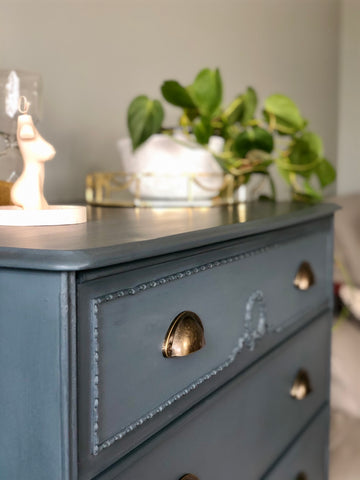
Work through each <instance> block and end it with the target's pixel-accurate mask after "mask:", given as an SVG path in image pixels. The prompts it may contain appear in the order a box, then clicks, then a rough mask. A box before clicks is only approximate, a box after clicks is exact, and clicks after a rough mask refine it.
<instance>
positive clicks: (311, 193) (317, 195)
mask: <svg viewBox="0 0 360 480" xmlns="http://www.w3.org/2000/svg"><path fill="white" fill-rule="evenodd" d="M304 192H305V193H306V195H308V196H309V197H311V198H313V199H314V200H316V201H320V200H322V195H321V193H320V192H318V191H317V190H315V189H314V188H313V187H312V186H311V185H310V183H309V182H308V181H305V182H304Z"/></svg>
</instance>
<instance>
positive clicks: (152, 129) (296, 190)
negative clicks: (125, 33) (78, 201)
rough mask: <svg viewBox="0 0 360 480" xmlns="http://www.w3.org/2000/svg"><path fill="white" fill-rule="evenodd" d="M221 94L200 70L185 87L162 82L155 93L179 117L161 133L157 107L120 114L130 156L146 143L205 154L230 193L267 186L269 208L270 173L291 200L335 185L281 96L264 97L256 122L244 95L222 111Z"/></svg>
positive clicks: (253, 98)
mask: <svg viewBox="0 0 360 480" xmlns="http://www.w3.org/2000/svg"><path fill="white" fill-rule="evenodd" d="M222 92H223V83H222V79H221V75H220V71H219V70H218V69H215V70H211V69H208V68H205V69H203V70H201V71H200V72H199V73H198V74H197V76H196V78H195V80H194V81H193V83H192V84H191V85H188V86H183V85H181V84H180V83H179V82H178V81H176V80H166V81H165V82H164V83H163V84H162V86H161V93H162V96H163V99H164V100H165V101H166V102H168V103H170V104H171V105H174V106H176V107H178V108H179V109H180V115H179V122H178V125H177V126H176V127H175V128H168V127H165V126H164V125H163V121H164V116H165V115H164V108H163V106H162V104H161V102H160V101H159V100H152V99H150V98H149V97H147V96H146V95H140V96H138V97H136V98H135V99H134V100H133V101H132V102H131V103H130V105H129V108H128V112H127V124H128V130H129V135H130V139H131V147H132V152H133V153H134V154H135V155H136V152H138V151H139V149H140V148H143V146H144V144H146V142H149V139H150V142H151V141H152V139H153V138H154V136H156V135H162V136H165V135H166V136H167V140H170V141H172V140H173V141H175V142H177V143H178V144H181V145H182V146H184V145H185V146H186V147H187V148H197V149H198V150H199V149H200V150H202V151H203V152H206V153H207V154H209V155H210V156H211V159H215V162H216V165H217V167H216V168H220V171H222V172H223V173H224V174H225V175H227V176H228V177H229V176H230V177H231V178H232V180H233V184H234V187H235V188H237V187H239V186H241V185H246V184H247V183H248V182H249V180H250V178H251V177H253V176H254V175H261V176H263V177H264V178H266V180H267V181H268V184H269V186H270V189H269V191H270V194H269V195H267V196H266V198H268V199H270V200H276V188H275V183H274V181H273V169H274V167H275V169H276V168H277V170H278V172H279V173H280V175H281V177H282V178H283V179H284V181H285V182H286V183H287V184H288V185H289V187H290V191H291V197H292V199H293V200H297V201H308V202H314V201H319V200H321V199H322V190H323V189H324V187H326V186H327V185H329V184H330V183H332V182H333V181H334V180H335V177H336V173H335V169H334V167H333V166H332V165H331V163H330V162H329V161H328V160H327V159H326V158H325V157H324V151H323V143H322V140H321V138H320V137H319V135H317V134H316V133H314V132H312V131H311V130H309V129H308V122H307V120H305V119H304V118H303V116H302V115H301V113H300V111H299V109H298V107H297V106H296V104H295V103H294V102H293V101H292V100H291V99H290V98H289V97H287V96H285V95H281V94H274V95H270V96H269V97H268V98H266V100H265V102H264V104H263V107H262V109H261V114H260V115H257V107H258V98H257V94H256V92H255V90H254V89H253V88H252V87H248V88H247V90H246V91H245V92H244V93H242V94H239V95H237V96H236V98H234V100H233V101H232V102H231V103H230V104H229V105H226V106H224V105H222ZM155 138H156V137H155ZM214 138H218V139H220V142H214V140H213V139H214ZM130 139H129V140H128V141H129V148H130ZM213 145H216V146H217V148H214V147H213ZM219 146H220V147H219ZM171 161H172V160H171V158H169V159H168V162H171ZM130 162H131V158H130ZM176 162H178V163H179V160H177V159H176V158H174V163H176ZM263 198H264V196H263Z"/></svg>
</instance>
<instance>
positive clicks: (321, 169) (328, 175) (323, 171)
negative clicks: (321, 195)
mask: <svg viewBox="0 0 360 480" xmlns="http://www.w3.org/2000/svg"><path fill="white" fill-rule="evenodd" d="M315 174H316V176H317V177H318V179H319V182H320V185H321V186H322V187H323V188H324V187H326V186H327V185H330V183H332V182H333V181H334V180H335V178H336V170H335V168H334V167H333V166H332V165H331V163H330V162H329V161H328V160H326V158H324V159H323V160H322V161H321V162H320V163H319V164H318V166H317V167H316V168H315Z"/></svg>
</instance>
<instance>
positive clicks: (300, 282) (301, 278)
mask: <svg viewBox="0 0 360 480" xmlns="http://www.w3.org/2000/svg"><path fill="white" fill-rule="evenodd" d="M314 284H315V275H314V272H313V269H312V268H311V265H310V263H309V262H302V264H301V265H300V267H299V269H298V271H297V273H296V275H295V278H294V286H295V287H296V288H298V289H299V290H309V288H310V287H312V286H313V285H314Z"/></svg>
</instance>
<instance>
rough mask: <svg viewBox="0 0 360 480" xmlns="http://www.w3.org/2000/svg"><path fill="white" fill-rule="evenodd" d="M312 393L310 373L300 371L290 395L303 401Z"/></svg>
mask: <svg viewBox="0 0 360 480" xmlns="http://www.w3.org/2000/svg"><path fill="white" fill-rule="evenodd" d="M311 391H312V388H311V383H310V378H309V375H308V373H307V372H306V370H299V371H298V373H297V375H296V377H295V380H294V383H293V385H292V387H291V390H290V395H291V396H292V397H293V398H295V399H296V400H303V399H304V398H305V397H307V396H308V395H309V394H310V393H311ZM300 479H301V477H300Z"/></svg>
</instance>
